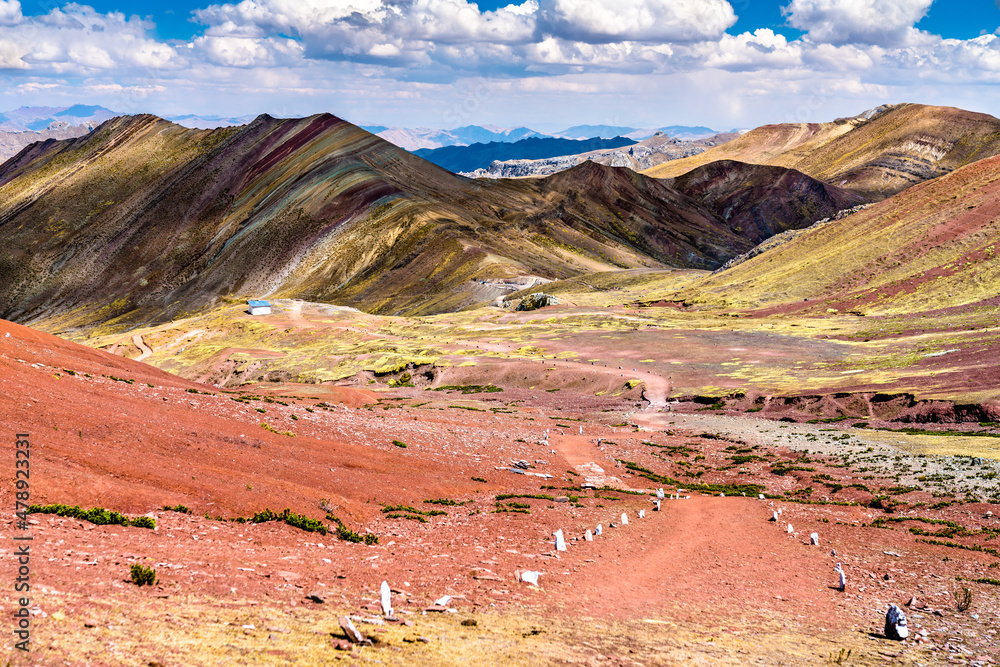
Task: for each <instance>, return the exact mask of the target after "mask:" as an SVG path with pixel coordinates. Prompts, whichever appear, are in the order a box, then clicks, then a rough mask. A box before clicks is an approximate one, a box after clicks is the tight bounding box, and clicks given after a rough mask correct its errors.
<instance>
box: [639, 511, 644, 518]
mask: <svg viewBox="0 0 1000 667" xmlns="http://www.w3.org/2000/svg"><path fill="white" fill-rule="evenodd" d="M639 518H640V519H645V518H646V510H639Z"/></svg>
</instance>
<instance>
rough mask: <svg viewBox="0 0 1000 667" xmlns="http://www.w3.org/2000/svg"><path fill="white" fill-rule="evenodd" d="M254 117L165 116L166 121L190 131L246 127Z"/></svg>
mask: <svg viewBox="0 0 1000 667" xmlns="http://www.w3.org/2000/svg"><path fill="white" fill-rule="evenodd" d="M255 117H256V116H230V117H223V116H196V115H194V114H186V115H183V116H167V117H166V120H169V121H170V122H172V123H177V124H178V125H182V126H183V127H188V128H192V129H201V130H214V129H215V128H217V127H235V126H237V125H246V124H247V123H249V122H251V121H253V119H254V118H255Z"/></svg>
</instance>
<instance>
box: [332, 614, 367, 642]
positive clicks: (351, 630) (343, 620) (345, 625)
mask: <svg viewBox="0 0 1000 667" xmlns="http://www.w3.org/2000/svg"><path fill="white" fill-rule="evenodd" d="M338 620H339V622H340V629H341V630H343V631H344V634H345V635H347V639H348V641H352V642H354V643H355V644H364V643H365V636H364V635H363V634H361V633H360V632H358V629H357V628H356V627H354V623H352V622H351V619H350V617H348V616H341V617H340V618H339V619H338Z"/></svg>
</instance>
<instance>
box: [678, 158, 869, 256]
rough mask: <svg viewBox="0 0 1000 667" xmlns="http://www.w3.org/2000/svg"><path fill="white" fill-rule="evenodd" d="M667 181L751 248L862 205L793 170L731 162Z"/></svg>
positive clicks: (841, 191) (853, 196)
mask: <svg viewBox="0 0 1000 667" xmlns="http://www.w3.org/2000/svg"><path fill="white" fill-rule="evenodd" d="M667 182H669V183H670V185H672V186H673V187H675V188H677V189H678V190H680V191H681V192H683V193H684V194H686V195H688V196H689V197H691V198H692V199H694V200H696V201H698V202H700V203H702V204H703V205H705V206H707V207H708V208H709V209H711V210H712V211H713V212H715V214H716V215H717V216H718V217H719V218H720V219H722V220H724V221H725V223H726V224H727V225H728V227H729V228H730V229H731V230H732V231H733V233H735V234H737V235H739V236H740V237H742V238H746V239H750V240H751V241H753V242H754V243H759V242H760V241H763V240H764V239H767V238H769V237H771V236H774V235H775V234H780V233H781V232H784V231H787V230H789V229H799V228H801V227H802V222H803V221H807V222H815V221H816V220H820V219H822V218H826V217H829V216H831V215H833V214H835V213H836V212H837V211H841V210H843V209H846V208H850V207H852V206H856V205H858V204H862V203H865V202H864V199H863V198H862V197H861V196H860V195H857V194H855V193H853V192H850V191H848V190H844V189H842V188H838V187H835V186H832V185H828V184H826V183H823V182H822V181H818V180H816V179H815V178H810V177H809V176H806V175H805V174H803V173H802V172H800V171H796V170H794V169H785V168H783V167H771V166H764V165H754V164H745V163H743V162H736V161H734V160H721V161H719V162H711V163H709V164H707V165H704V166H702V167H697V168H695V169H692V170H691V171H689V172H688V173H686V174H684V175H682V176H678V177H677V178H673V179H670V180H669V181H667Z"/></svg>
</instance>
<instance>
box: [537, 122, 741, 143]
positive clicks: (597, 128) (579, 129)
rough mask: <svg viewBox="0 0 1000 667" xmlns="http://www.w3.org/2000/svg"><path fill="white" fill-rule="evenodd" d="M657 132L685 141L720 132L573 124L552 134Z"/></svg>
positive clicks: (680, 127)
mask: <svg viewBox="0 0 1000 667" xmlns="http://www.w3.org/2000/svg"><path fill="white" fill-rule="evenodd" d="M737 131H738V130H729V132H737ZM657 132H662V133H663V134H666V135H669V136H670V137H671V138H673V139H684V140H686V141H694V140H696V139H706V138H708V137H711V136H713V135H716V134H722V132H720V131H719V130H713V129H712V128H710V127H704V126H702V125H698V126H693V127H692V126H689V125H668V126H666V127H657V128H652V129H648V128H647V129H643V128H638V127H626V126H618V125H575V126H573V127H568V128H566V129H565V130H563V131H562V132H556V133H555V134H554V136H557V137H566V138H567V139H588V138H591V137H600V138H602V139H610V138H612V137H628V138H629V139H646V138H648V137H651V136H653V135H654V134H656V133H657Z"/></svg>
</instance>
